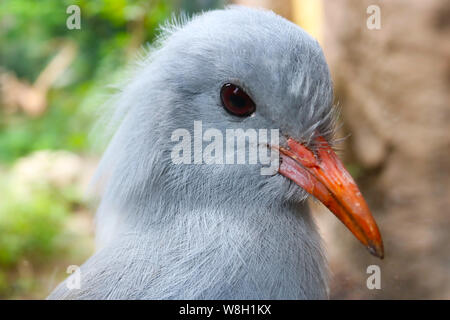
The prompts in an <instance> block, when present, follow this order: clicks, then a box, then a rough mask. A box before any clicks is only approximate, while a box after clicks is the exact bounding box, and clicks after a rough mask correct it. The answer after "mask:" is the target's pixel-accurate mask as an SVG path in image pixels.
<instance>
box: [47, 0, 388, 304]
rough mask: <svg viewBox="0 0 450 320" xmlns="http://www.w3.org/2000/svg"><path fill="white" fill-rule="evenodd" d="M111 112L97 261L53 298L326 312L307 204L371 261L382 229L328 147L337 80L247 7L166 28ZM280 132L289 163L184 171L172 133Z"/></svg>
mask: <svg viewBox="0 0 450 320" xmlns="http://www.w3.org/2000/svg"><path fill="white" fill-rule="evenodd" d="M162 29H163V35H162V36H161V37H160V39H159V40H158V42H157V45H155V47H154V48H153V49H151V50H150V51H149V52H148V53H147V54H146V56H145V57H143V58H142V59H141V60H140V62H139V63H138V64H137V66H136V70H135V72H134V74H133V76H132V77H130V79H129V80H128V81H127V82H126V83H125V84H124V85H122V86H121V89H120V92H118V93H117V94H116V95H115V96H114V97H113V99H111V101H110V102H109V104H112V105H114V108H113V110H114V112H113V116H112V118H111V120H110V121H111V125H110V127H112V128H115V131H114V134H113V135H112V138H111V140H110V143H109V145H108V148H107V150H106V151H105V153H104V155H103V157H102V160H101V162H100V165H99V168H98V171H97V174H96V181H98V182H99V184H100V185H101V186H102V193H101V203H100V205H99V208H98V211H97V219H96V224H97V241H98V248H97V250H96V252H95V253H94V254H93V255H92V257H90V258H89V259H88V261H87V262H85V263H84V264H83V265H82V266H81V267H80V273H79V274H78V275H79V277H80V280H81V282H80V285H79V287H76V288H73V287H71V286H70V285H67V284H68V283H69V282H70V281H73V279H71V277H73V276H74V275H72V276H71V277H69V278H68V279H66V281H65V282H63V283H61V284H60V285H59V286H58V287H57V288H56V289H55V290H54V291H53V292H52V293H51V294H50V296H49V299H324V298H327V297H328V287H327V280H328V272H327V263H326V259H325V257H324V252H323V248H322V244H321V239H320V236H319V234H318V231H317V229H316V226H315V223H314V221H313V219H312V217H311V215H310V211H309V207H308V204H307V202H306V199H307V198H308V197H309V196H311V195H312V196H314V197H315V198H316V199H318V200H319V201H321V202H323V203H324V204H325V205H326V206H327V207H328V208H329V209H330V211H331V212H333V213H334V214H335V215H336V216H337V217H338V218H339V219H340V220H341V221H342V222H343V223H344V224H345V225H346V226H347V227H348V229H349V230H350V231H351V232H352V233H353V234H354V235H355V236H356V238H357V239H358V240H359V241H360V242H362V243H363V244H364V245H365V246H366V247H367V248H368V249H369V250H370V252H371V253H372V254H374V255H376V256H378V257H383V244H382V240H381V236H380V233H379V231H378V228H377V225H376V223H375V221H374V220H373V218H372V216H371V213H370V211H369V209H368V207H367V204H366V202H365V201H364V199H363V197H362V196H361V193H360V192H359V190H358V188H357V186H356V184H355V182H354V181H353V179H352V178H351V177H350V175H349V174H348V173H347V171H346V170H345V169H344V167H343V166H342V163H341V162H340V161H339V159H338V158H337V156H336V154H335V153H334V151H333V149H332V147H331V145H332V139H333V131H334V114H335V112H334V109H335V108H334V107H333V89H332V82H331V79H330V73H329V70H328V66H327V63H326V61H325V58H324V55H323V53H322V50H321V48H320V46H319V44H318V42H317V41H316V40H314V39H313V38H312V37H310V36H309V35H308V34H307V33H306V32H305V31H303V30H302V29H301V28H300V27H298V26H297V25H295V24H293V23H291V22H289V21H287V20H285V19H284V18H282V17H280V16H278V15H276V14H274V13H273V12H271V11H265V10H261V9H250V8H244V7H238V6H232V7H228V8H226V9H224V10H215V11H209V12H206V13H203V14H201V15H198V16H194V17H192V18H190V19H181V21H180V20H178V21H175V22H172V23H171V24H168V25H166V26H165V27H163V28H162ZM194 121H202V125H203V127H204V128H206V127H208V128H215V129H217V130H219V131H220V132H226V130H228V129H239V128H242V129H244V130H245V129H248V128H266V129H279V133H280V141H279V144H278V145H270V144H266V147H267V151H270V150H275V149H276V150H277V151H278V154H279V160H280V164H279V167H278V170H275V171H274V172H273V174H268V175H267V174H266V175H262V174H261V171H260V170H261V165H258V164H245V163H244V164H239V165H238V164H236V165H229V164H223V163H222V164H221V163H212V164H206V163H205V162H204V161H195V160H194V161H193V163H191V164H188V163H174V161H173V158H172V152H173V147H174V141H173V139H172V138H173V133H174V132H175V131H176V130H179V129H180V128H185V129H186V130H188V131H189V133H190V135H192V136H194V135H195V133H194V132H193V127H194V125H193V123H194Z"/></svg>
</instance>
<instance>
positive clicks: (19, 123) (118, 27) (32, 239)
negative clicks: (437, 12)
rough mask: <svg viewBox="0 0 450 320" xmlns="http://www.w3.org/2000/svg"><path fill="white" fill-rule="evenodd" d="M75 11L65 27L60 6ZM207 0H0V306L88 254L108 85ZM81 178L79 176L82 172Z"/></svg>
mask: <svg viewBox="0 0 450 320" xmlns="http://www.w3.org/2000/svg"><path fill="white" fill-rule="evenodd" d="M73 4H76V5H78V6H79V7H80V9H81V29H79V30H77V29H73V30H69V29H68V28H67V26H66V20H67V18H68V17H69V16H70V14H68V13H66V9H67V8H68V7H69V6H70V5H73ZM221 5H222V2H221V1H217V0H213V1H205V0H204V1H176V0H173V1H162V0H154V1H125V0H111V1H87V0H85V1H81V0H80V1H54V0H41V1H30V0H11V1H0V88H1V92H0V299H5V298H8V299H9V298H43V297H45V296H46V295H47V294H48V290H50V289H51V288H52V287H53V286H54V285H55V284H56V283H57V282H59V281H60V280H61V279H62V278H64V277H65V276H67V274H66V272H65V271H66V268H67V266H68V265H70V264H81V263H82V262H83V261H84V260H85V259H86V258H87V257H88V256H89V255H90V253H91V252H92V250H93V240H92V238H93V233H92V206H89V204H88V203H87V202H88V200H86V197H84V195H83V191H84V189H85V186H86V185H87V183H88V181H89V175H90V173H92V171H93V169H94V168H95V163H96V160H97V159H98V157H99V154H100V150H98V148H96V147H95V146H93V145H92V143H91V140H90V139H89V138H88V135H89V132H90V129H91V127H92V124H93V121H94V120H95V116H96V108H98V106H99V104H101V102H100V103H99V101H98V99H96V97H102V96H104V95H105V94H108V87H107V86H108V85H110V84H111V83H113V82H114V79H118V77H120V72H121V71H122V69H124V68H123V67H124V66H125V65H126V64H127V63H128V62H129V61H130V60H132V59H133V58H134V57H135V55H136V52H137V51H138V50H139V49H140V48H141V46H142V45H143V44H145V43H151V42H152V41H153V40H154V39H155V37H156V36H157V33H158V28H157V27H158V25H159V24H160V23H163V22H164V21H165V20H167V19H169V18H170V17H171V15H172V13H173V12H175V13H176V12H179V11H180V10H183V11H184V12H188V13H193V12H197V11H200V10H203V9H208V8H214V7H217V6H221ZM80 173H86V174H80Z"/></svg>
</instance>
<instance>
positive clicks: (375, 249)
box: [367, 243, 384, 260]
mask: <svg viewBox="0 0 450 320" xmlns="http://www.w3.org/2000/svg"><path fill="white" fill-rule="evenodd" d="M367 249H368V250H369V252H370V254H371V255H373V256H375V257H377V258H380V259H381V260H383V258H384V248H383V244H381V245H379V244H375V243H372V244H369V245H368V246H367Z"/></svg>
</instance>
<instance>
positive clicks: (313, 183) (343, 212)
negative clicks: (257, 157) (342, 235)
mask: <svg viewBox="0 0 450 320" xmlns="http://www.w3.org/2000/svg"><path fill="white" fill-rule="evenodd" d="M316 142H317V144H318V145H319V147H318V151H317V153H316V154H314V153H313V152H312V151H311V150H309V149H308V148H307V147H305V146H304V145H302V144H301V143H299V142H297V141H295V140H293V139H291V138H289V139H288V141H287V143H288V149H286V148H282V147H280V157H281V164H280V168H279V172H280V173H281V174H282V175H283V176H285V177H286V178H289V179H291V180H292V181H293V182H295V183H296V184H297V185H299V186H300V187H302V188H303V189H304V190H305V191H306V192H308V193H309V194H311V195H313V196H314V197H315V198H316V199H318V200H319V201H320V202H322V203H323V204H324V205H325V206H326V207H327V208H328V209H330V211H331V212H332V213H334V215H335V216H336V217H337V218H338V219H339V220H341V221H342V223H343V224H344V225H345V226H346V227H347V228H348V229H349V230H350V231H351V232H352V233H353V234H354V235H355V237H356V238H357V239H358V240H359V241H361V243H362V244H364V245H365V246H366V247H367V249H368V250H369V251H370V253H371V254H373V255H374V256H376V257H379V258H381V259H382V258H383V256H384V249H383V240H382V239H381V235H380V231H379V230H378V227H377V224H376V223H375V220H374V219H373V217H372V214H371V213H370V210H369V207H368V206H367V203H366V201H365V200H364V198H363V196H362V195H361V192H360V191H359V189H358V186H357V185H356V183H355V181H354V180H353V178H352V177H351V176H350V174H349V173H348V172H347V170H346V169H345V168H344V166H343V164H342V162H341V161H340V160H339V158H338V157H337V155H336V153H335V152H334V151H333V149H332V148H331V147H330V146H329V144H328V143H327V142H326V140H325V139H324V138H323V137H318V138H317V141H316Z"/></svg>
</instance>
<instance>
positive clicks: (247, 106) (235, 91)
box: [220, 83, 256, 117]
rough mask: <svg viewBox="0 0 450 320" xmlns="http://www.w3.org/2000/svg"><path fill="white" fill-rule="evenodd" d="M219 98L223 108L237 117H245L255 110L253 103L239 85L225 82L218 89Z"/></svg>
mask: <svg viewBox="0 0 450 320" xmlns="http://www.w3.org/2000/svg"><path fill="white" fill-rule="evenodd" d="M220 98H221V99H222V104H223V107H224V108H225V110H227V111H228V112H229V113H231V114H234V115H236V116H239V117H246V116H249V115H251V114H252V113H253V112H255V109H256V107H255V103H254V102H253V100H252V99H251V98H250V97H249V96H248V94H247V93H245V91H244V90H242V89H241V88H240V87H238V86H236V85H234V84H232V83H226V84H224V85H223V87H222V89H221V90H220Z"/></svg>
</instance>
